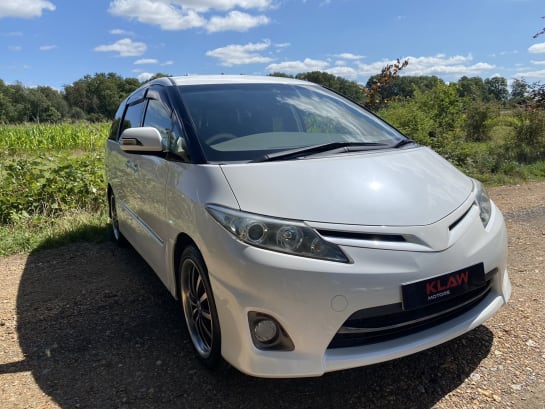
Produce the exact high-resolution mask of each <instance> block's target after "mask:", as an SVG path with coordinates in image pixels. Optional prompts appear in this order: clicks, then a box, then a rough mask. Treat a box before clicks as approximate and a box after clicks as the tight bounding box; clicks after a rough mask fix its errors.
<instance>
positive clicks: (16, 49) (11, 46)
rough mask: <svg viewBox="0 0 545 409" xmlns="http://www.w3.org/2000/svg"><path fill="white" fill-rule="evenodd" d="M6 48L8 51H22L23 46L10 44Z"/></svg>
mask: <svg viewBox="0 0 545 409" xmlns="http://www.w3.org/2000/svg"><path fill="white" fill-rule="evenodd" d="M8 50H10V51H16V52H17V51H22V50H23V47H21V46H20V45H10V46H9V47H8Z"/></svg>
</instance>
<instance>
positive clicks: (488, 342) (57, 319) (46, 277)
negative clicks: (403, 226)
mask: <svg viewBox="0 0 545 409" xmlns="http://www.w3.org/2000/svg"><path fill="white" fill-rule="evenodd" d="M491 196H492V198H493V199H494V200H495V201H496V203H497V204H498V205H499V207H500V208H501V209H502V211H503V212H504V215H505V217H506V220H507V223H508V229H509V246H510V256H509V257H510V258H509V266H510V275H511V280H512V283H513V299H512V302H511V303H510V304H509V305H508V306H507V307H506V308H504V309H503V310H502V311H501V312H500V313H499V314H498V315H497V316H496V317H494V318H493V319H492V320H490V321H489V322H487V323H486V325H483V326H481V327H479V328H477V329H476V330H474V331H472V332H470V333H469V334H466V335H465V336H463V337H460V338H458V339H456V340H453V341H451V342H449V343H447V344H444V345H442V346H439V347H436V348H434V349H432V350H429V351H425V352H422V353H419V354H416V355H413V356H409V357H406V358H403V359H398V360H395V361H392V362H387V363H384V364H379V365H373V366H370V367H365V368H359V369H355V370H349V371H342V372H337V373H330V374H326V375H325V376H323V377H321V378H311V379H296V380H266V379H255V378H250V377H247V376H245V375H243V374H241V373H239V372H238V371H236V370H234V369H232V368H223V369H222V370H220V371H219V372H216V373H211V372H209V371H207V370H205V369H203V368H202V367H201V366H199V364H198V363H197V362H196V360H195V359H194V358H193V353H192V350H191V346H190V344H189V341H188V337H187V335H186V333H185V330H184V328H183V325H182V323H181V313H180V311H179V308H178V305H177V304H176V302H175V301H174V300H173V299H172V298H171V297H170V295H169V293H167V291H166V290H165V289H164V288H163V287H162V284H161V283H160V282H159V280H158V279H157V278H156V277H155V276H154V274H153V273H152V272H151V270H150V269H149V267H148V266H147V265H146V264H145V263H144V262H143V261H142V259H141V258H139V256H138V255H137V254H135V253H134V251H132V250H131V249H119V248H117V247H116V246H115V245H114V244H113V243H105V244H98V245H97V244H88V243H84V244H74V245H71V246H68V247H64V248H60V249H55V250H44V251H36V252H34V253H32V254H30V255H17V256H12V257H6V258H0V283H1V284H0V408H6V409H7V408H56V407H62V408H74V407H80V408H87V407H89V408H118V407H127V408H136V407H138V408H147V407H150V408H151V407H153V408H205V407H213V408H216V407H224V408H318V407H319V408H322V407H332V408H359V407H362V408H367V407H371V408H372V407H384V408H411V407H414V408H428V407H437V408H458V407H459V408H469V407H486V408H492V407H497V408H504V407H513V408H545V268H544V267H543V264H544V261H545V183H543V182H541V183H532V184H525V185H521V186H511V187H501V188H496V189H491Z"/></svg>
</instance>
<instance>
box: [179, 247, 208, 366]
mask: <svg viewBox="0 0 545 409" xmlns="http://www.w3.org/2000/svg"><path fill="white" fill-rule="evenodd" d="M202 274H203V273H202V272H201V269H200V266H199V264H196V263H195V262H194V261H193V260H192V259H191V258H187V259H185V260H184V261H183V262H182V266H181V285H182V288H181V295H182V303H183V307H184V313H185V316H186V321H187V327H188V329H189V335H190V336H191V340H192V342H193V345H194V346H195V349H196V350H197V352H198V353H199V355H200V356H201V357H202V358H203V359H208V357H209V356H210V354H213V353H214V352H213V351H212V349H213V345H214V343H215V341H214V339H215V336H214V334H215V331H216V330H215V329H214V320H213V315H212V311H211V304H210V302H211V299H210V295H211V294H209V293H208V291H207V289H208V285H207V282H206V280H205V278H203V276H202Z"/></svg>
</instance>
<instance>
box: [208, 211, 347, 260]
mask: <svg viewBox="0 0 545 409" xmlns="http://www.w3.org/2000/svg"><path fill="white" fill-rule="evenodd" d="M207 210H208V212H209V213H210V214H211V215H212V217H213V218H214V219H216V220H217V221H218V223H219V224H221V225H222V226H223V227H224V228H225V229H226V230H227V231H228V232H229V233H232V234H233V235H234V236H235V237H236V238H237V239H239V240H240V241H242V242H244V243H246V244H249V245H251V246H255V247H261V248H264V249H267V250H272V251H278V252H281V253H288V254H293V255H296V256H302V257H311V258H317V259H321V260H329V261H337V262H341V263H348V259H347V258H346V256H345V255H344V253H343V252H342V250H341V249H340V248H339V247H338V246H337V245H336V244H333V243H330V242H328V241H325V240H324V239H322V238H321V237H320V236H319V235H318V233H316V231H315V230H314V229H312V228H310V227H308V226H307V225H305V224H304V223H303V222H297V221H291V220H290V221H288V220H281V219H274V218H271V217H265V216H260V215H256V214H252V213H246V212H241V211H237V210H232V209H226V208H224V207H220V206H216V205H209V206H207Z"/></svg>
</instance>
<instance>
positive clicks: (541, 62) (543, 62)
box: [530, 60, 545, 65]
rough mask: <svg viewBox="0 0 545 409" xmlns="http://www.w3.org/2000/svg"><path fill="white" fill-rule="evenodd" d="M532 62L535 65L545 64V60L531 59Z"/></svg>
mask: <svg viewBox="0 0 545 409" xmlns="http://www.w3.org/2000/svg"><path fill="white" fill-rule="evenodd" d="M530 62H531V63H532V64H535V65H544V64H545V61H535V60H532V61H530Z"/></svg>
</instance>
